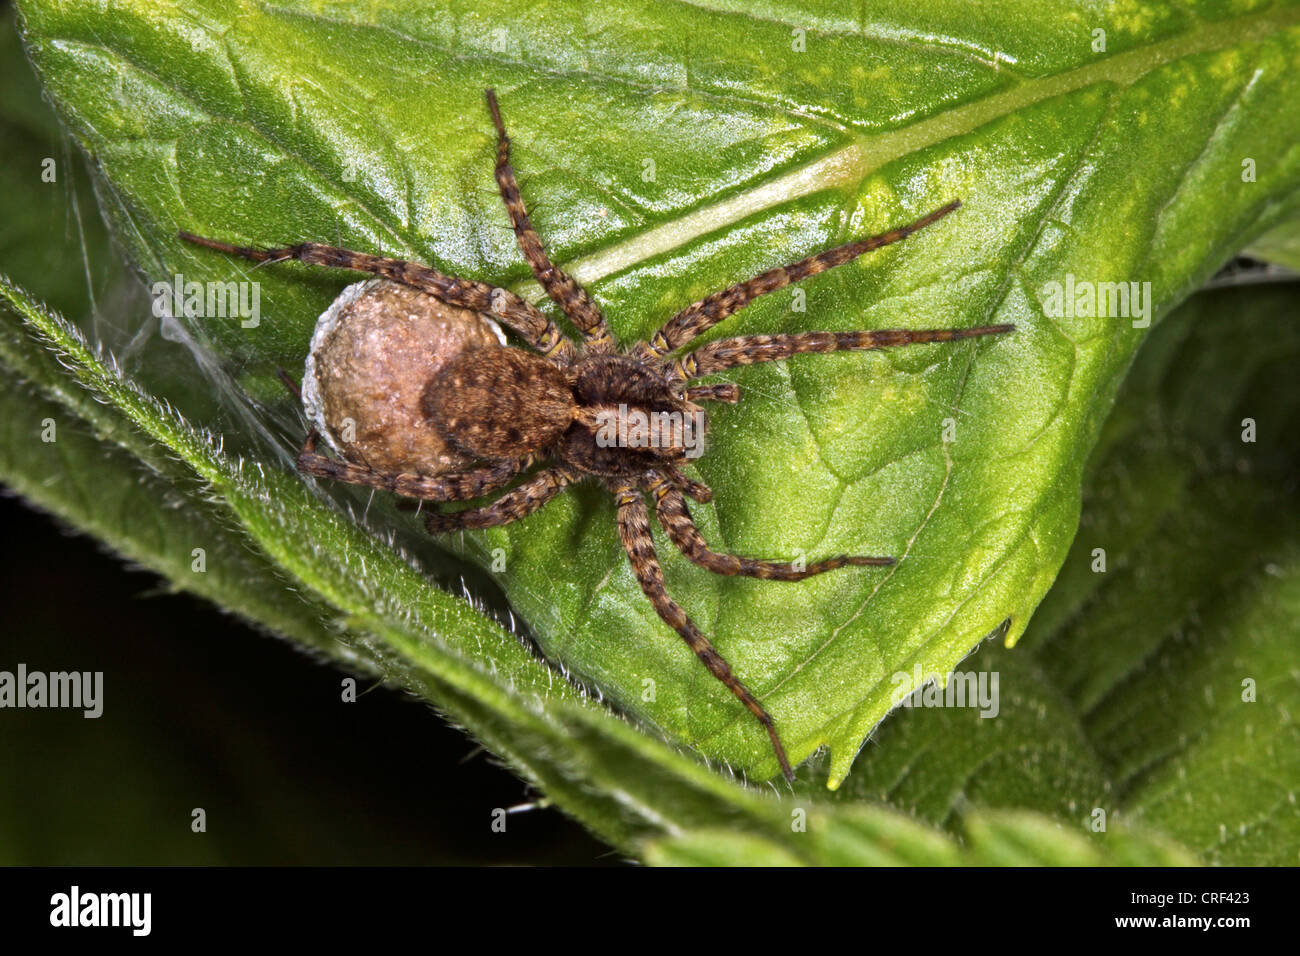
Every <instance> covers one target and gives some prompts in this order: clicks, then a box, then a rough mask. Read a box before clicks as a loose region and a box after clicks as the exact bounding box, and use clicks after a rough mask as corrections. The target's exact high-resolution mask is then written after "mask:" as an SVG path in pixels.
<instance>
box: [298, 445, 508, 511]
mask: <svg viewBox="0 0 1300 956" xmlns="http://www.w3.org/2000/svg"><path fill="white" fill-rule="evenodd" d="M319 440H320V433H319V432H316V431H312V433H311V434H309V435H308V436H307V441H306V442H305V443H304V444H303V446H302V451H301V452H299V453H298V470H299V471H300V472H302V473H303V474H304V475H312V476H313V477H316V478H329V479H331V480H333V481H342V482H344V483H346V484H349V485H364V486H365V487H367V488H378V489H380V490H381V491H391V492H393V493H394V494H398V495H402V496H403V497H405V498H418V499H420V500H421V501H468V500H469V499H471V498H478V497H480V496H482V495H486V494H489V493H491V492H493V491H496V490H497V489H498V488H504V487H505V486H506V485H508V484H509V483H510V480H511V479H512V478H514V477H515V475H517V474H519V472H520V471H521V470H522V469H523V468H524V467H525V466H526V465H527V463H528V459H524V458H521V459H514V460H509V461H501V462H496V463H494V464H491V465H485V466H483V467H481V468H471V469H469V470H467V471H458V472H453V473H451V474H447V475H410V474H403V473H392V472H385V471H376V470H375V469H373V468H370V467H368V466H366V465H358V464H355V463H354V462H350V461H341V460H339V459H337V458H330V457H328V456H327V455H322V454H321V453H320V452H318V451H317V450H316V444H317V442H318V441H319Z"/></svg>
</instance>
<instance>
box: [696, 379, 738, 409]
mask: <svg viewBox="0 0 1300 956" xmlns="http://www.w3.org/2000/svg"><path fill="white" fill-rule="evenodd" d="M686 400H687V401H688V402H725V403H726V404H728V405H735V404H736V403H737V402H738V401H740V386H739V385H735V384H733V383H731V382H719V383H718V384H717V385H692V386H691V387H690V388H688V389H687V390H686Z"/></svg>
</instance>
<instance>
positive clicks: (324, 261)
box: [177, 230, 577, 365]
mask: <svg viewBox="0 0 1300 956" xmlns="http://www.w3.org/2000/svg"><path fill="white" fill-rule="evenodd" d="M177 235H178V236H179V237H180V238H181V239H184V240H185V241H186V242H189V243H193V244H194V245H196V246H203V247H204V248H205V249H213V250H215V251H217V252H224V253H225V254H226V255H228V256H239V257H240V258H242V259H251V260H252V261H253V262H259V263H261V262H285V261H288V260H291V259H293V260H297V261H298V262H302V263H305V264H307V265H312V266H324V267H326V268H330V269H351V270H352V271H354V272H368V273H370V274H371V275H377V276H383V277H384V278H385V279H389V280H391V281H393V282H400V283H401V284H402V285H406V286H410V287H411V288H413V289H419V290H420V291H421V292H425V293H428V294H429V295H431V296H433V297H434V298H435V299H438V300H439V301H441V302H446V303H447V304H448V305H453V306H458V307H459V308H462V309H470V310H472V311H474V312H482V313H485V314H488V315H493V316H496V317H497V318H499V319H500V320H501V321H502V322H503V323H504V324H505V325H507V326H509V327H510V328H511V329H513V330H514V331H515V332H516V333H517V334H518V335H519V336H520V337H522V338H523V339H524V341H525V342H527V343H528V344H529V345H530V346H532V347H533V348H534V349H536V350H537V351H538V352H541V353H542V354H543V355H545V356H546V357H547V358H551V359H553V360H555V361H556V362H558V363H559V364H561V365H568V364H570V363H571V362H572V361H573V360H574V359H575V358H576V357H577V351H576V350H575V349H574V347H573V344H572V343H571V342H569V340H568V339H566V338H564V336H562V335H561V334H560V330H559V328H557V327H556V325H555V323H554V322H552V321H551V320H550V319H548V318H547V317H546V316H545V315H544V314H543V313H542V312H541V311H540V310H539V309H538V308H537V307H536V306H535V305H533V304H532V303H531V302H528V301H526V300H524V299H521V298H519V296H517V295H515V294H514V293H513V292H511V291H510V290H509V289H499V288H496V287H495V286H492V285H489V284H488V283H486V282H478V281H476V280H473V279H462V278H460V277H458V276H449V275H444V274H443V273H441V272H439V271H438V270H437V269H433V268H430V267H429V266H425V265H420V263H418V262H408V261H407V260H405V259H389V258H386V257H384V256H373V255H371V254H370V253H367V252H355V251H353V250H351V249H342V248H339V247H338V246H326V245H322V244H321V243H319V242H300V243H298V244H297V245H296V246H279V247H275V248H266V249H260V248H257V247H255V246H236V245H232V244H231V243H229V242H222V241H221V240H219V239H208V238H206V237H204V236H196V235H195V234H194V233H192V232H186V231H184V230H181V231H180V232H178V233H177Z"/></svg>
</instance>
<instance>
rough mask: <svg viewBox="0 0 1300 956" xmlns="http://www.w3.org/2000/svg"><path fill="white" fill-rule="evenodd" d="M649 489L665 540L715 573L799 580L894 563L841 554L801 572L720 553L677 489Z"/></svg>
mask: <svg viewBox="0 0 1300 956" xmlns="http://www.w3.org/2000/svg"><path fill="white" fill-rule="evenodd" d="M648 490H649V491H651V492H653V493H654V496H655V515H656V516H657V517H658V518H659V524H660V525H662V526H663V529H664V531H665V532H666V533H667V535H668V539H669V540H670V541H672V543H673V544H675V545H676V546H677V549H678V550H679V551H681V552H682V554H684V555H686V557H688V558H689V559H690V560H691V561H692V562H694V563H695V564H698V565H699V566H700V567H702V568H704V569H706V570H708V571H712V572H713V573H714V574H724V575H727V576H734V575H743V576H745V577H750V578H765V579H767V580H771V581H802V580H803V579H804V578H810V577H812V576H813V575H814V574H823V573H824V572H826V571H834V570H835V569H836V568H842V567H846V566H848V565H854V566H857V567H884V566H888V565H891V564H893V563H894V559H893V558H871V557H860V556H849V555H842V556H840V557H835V558H826V559H825V560H823V561H814V562H813V563H811V564H809V565H807V566H806V567H805V568H804V569H803V570H802V571H801V570H798V569H797V568H795V566H794V564H793V563H791V562H788V561H760V560H757V559H755V558H742V557H740V556H739V555H734V554H722V553H720V552H717V551H713V550H712V549H710V548H709V546H708V545H707V544H705V542H704V537H703V535H701V534H700V530H699V528H697V527H696V526H695V521H694V520H693V519H692V518H691V513H690V511H689V510H688V509H687V507H686V500H685V499H684V498H683V497H682V493H681V492H680V491H678V490H677V489H676V488H674V487H673V486H672V485H670V484H668V483H667V482H666V481H664V480H663V479H656V480H655V481H652V482H651V483H650V485H649V487H648Z"/></svg>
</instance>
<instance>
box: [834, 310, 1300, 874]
mask: <svg viewBox="0 0 1300 956" xmlns="http://www.w3.org/2000/svg"><path fill="white" fill-rule="evenodd" d="M1295 301H1296V290H1295V289H1294V287H1291V286H1287V285H1278V286H1275V287H1270V288H1264V287H1256V288H1250V289H1224V290H1220V291H1216V292H1213V293H1207V294H1201V295H1198V296H1196V297H1194V298H1193V299H1192V300H1191V301H1190V302H1189V303H1188V304H1187V305H1185V306H1184V307H1183V308H1181V309H1180V310H1178V312H1177V313H1176V314H1175V315H1173V316H1171V317H1170V318H1169V320H1168V321H1167V322H1166V323H1165V324H1163V325H1162V326H1161V327H1160V328H1158V329H1157V330H1156V331H1155V332H1154V333H1153V335H1152V336H1151V338H1150V340H1149V341H1148V342H1147V343H1146V345H1145V346H1144V348H1143V351H1142V353H1141V354H1140V355H1139V357H1138V360H1137V362H1136V363H1135V365H1134V367H1133V369H1132V371H1131V373H1130V375H1129V378H1128V380H1127V381H1126V383H1125V387H1124V389H1123V390H1122V391H1121V393H1120V395H1119V398H1118V400H1117V402H1116V406H1115V410H1114V413H1113V414H1112V417H1111V419H1110V420H1109V421H1108V422H1107V425H1106V427H1105V429H1104V432H1103V435H1102V439H1101V443H1100V447H1099V450H1098V453H1097V455H1096V456H1095V458H1094V460H1093V462H1092V464H1091V467H1090V472H1091V474H1090V477H1089V480H1088V482H1087V484H1086V486H1085V488H1086V494H1085V498H1084V508H1083V522H1082V526H1081V530H1080V534H1079V537H1078V539H1077V540H1076V542H1075V544H1074V547H1073V549H1072V551H1071V555H1070V557H1069V559H1068V560H1067V561H1066V564H1065V567H1064V568H1063V569H1062V572H1061V574H1060V576H1059V577H1058V579H1057V583H1056V585H1055V586H1054V588H1053V589H1052V592H1051V593H1050V594H1049V595H1048V598H1047V600H1046V601H1044V603H1043V605H1042V607H1041V608H1040V610H1039V613H1038V615H1037V616H1036V617H1035V619H1034V622H1033V624H1032V625H1031V627H1030V629H1029V632H1028V633H1027V635H1026V636H1025V638H1024V639H1023V640H1022V641H1021V642H1020V644H1019V645H1018V646H1017V647H1016V648H1015V649H1014V650H1007V649H1005V648H1003V647H999V646H995V645H985V646H984V647H981V648H980V650H979V651H978V652H977V653H976V654H975V655H973V656H972V657H971V658H969V659H968V660H966V661H964V662H963V664H962V666H961V668H960V670H961V671H963V672H971V673H976V674H984V675H992V674H997V675H998V676H999V685H1000V686H999V689H1000V695H999V701H998V703H999V707H998V710H997V715H996V718H995V719H982V718H981V717H980V715H979V712H978V711H977V710H975V709H971V708H944V709H909V710H903V711H899V712H896V713H895V714H894V715H892V716H891V718H890V719H889V721H887V722H886V723H885V725H884V726H883V727H881V728H880V730H879V731H878V732H877V733H876V734H875V735H874V736H873V738H872V740H871V742H870V745H869V749H868V750H867V751H865V752H864V756H863V759H861V760H860V761H859V763H858V765H857V766H856V767H855V772H854V773H853V775H852V776H850V778H849V780H848V782H847V783H846V785H845V786H844V787H842V788H841V789H840V791H839V792H838V793H837V794H836V796H837V798H838V799H840V800H842V801H844V802H846V803H854V802H859V803H860V802H864V801H870V802H873V803H884V804H888V805H890V806H893V807H895V808H897V809H899V810H902V811H905V812H907V813H909V814H911V815H913V816H914V817H916V818H919V819H921V820H926V821H929V822H932V823H936V824H942V825H944V826H945V827H947V828H949V829H952V830H962V829H963V828H964V827H965V826H966V819H967V818H968V816H969V814H970V813H971V812H972V811H973V810H974V811H976V812H978V811H979V810H981V809H983V808H1002V809H1003V810H1004V811H1016V812H1018V811H1019V810H1023V809H1026V808H1029V809H1033V810H1036V811H1039V812H1040V813H1043V814H1047V815H1050V816H1051V817H1053V818H1055V819H1056V820H1057V821H1059V822H1060V823H1061V824H1063V825H1065V826H1067V827H1071V828H1074V829H1075V830H1076V831H1077V830H1079V829H1085V828H1086V829H1092V828H1094V827H1096V826H1097V825H1098V824H1099V823H1102V822H1104V823H1105V824H1106V826H1107V828H1108V832H1109V831H1110V830H1113V828H1114V826H1115V823H1116V821H1123V822H1126V823H1128V824H1130V825H1139V826H1141V827H1143V828H1147V829H1149V830H1159V831H1162V832H1164V833H1166V834H1169V835H1170V836H1172V837H1175V838H1177V839H1178V840H1179V841H1180V842H1181V844H1182V845H1183V846H1185V847H1188V848H1190V849H1191V850H1192V851H1194V852H1196V853H1198V854H1199V855H1200V856H1201V857H1202V858H1203V859H1205V860H1207V861H1213V862H1216V863H1223V864H1239V865H1240V864H1249V865H1258V864H1291V863H1294V862H1295V859H1296V857H1295V853H1296V847H1297V846H1298V845H1300V814H1298V813H1297V810H1296V804H1295V800H1294V794H1295V793H1296V792H1297V790H1298V789H1300V765H1298V764H1297V762H1296V759H1295V755H1296V754H1297V753H1298V752H1300V748H1297V739H1296V734H1297V730H1296V724H1295V720H1294V718H1293V716H1292V715H1293V714H1294V713H1295V712H1296V708H1297V707H1298V706H1300V681H1297V679H1296V675H1295V673H1294V668H1293V667H1292V666H1291V664H1290V661H1291V659H1292V658H1293V657H1294V648H1295V646H1296V641H1297V639H1300V615H1297V614H1296V613H1295V611H1296V607H1295V602H1296V581H1295V575H1296V555H1297V552H1298V551H1300V509H1298V508H1297V507H1296V502H1295V492H1294V476H1295V474H1296V471H1297V467H1300V453H1298V452H1297V448H1296V445H1295V442H1294V441H1293V440H1292V439H1291V437H1290V436H1293V435H1294V434H1295V433H1296V428H1297V425H1300V394H1297V392H1296V390H1295V387H1294V378H1295V376H1294V369H1295V367H1296V363H1297V361H1300V330H1297V328H1296V325H1295V322H1294V321H1293V316H1294V313H1295ZM1248 420H1249V421H1253V422H1254V424H1255V426H1256V434H1255V435H1254V436H1253V437H1255V438H1256V441H1253V442H1246V441H1243V436H1244V435H1246V434H1248V432H1247V424H1248ZM1103 560H1104V564H1102V563H1099V562H1101V561H1103ZM1248 680H1249V681H1250V683H1248V684H1243V682H1245V681H1248ZM1251 697H1253V699H1248V698H1251ZM1098 811H1104V813H1105V816H1104V817H1102V816H1100V815H1099V814H1098ZM1106 842H1107V845H1110V840H1109V837H1107V841H1106Z"/></svg>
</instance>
